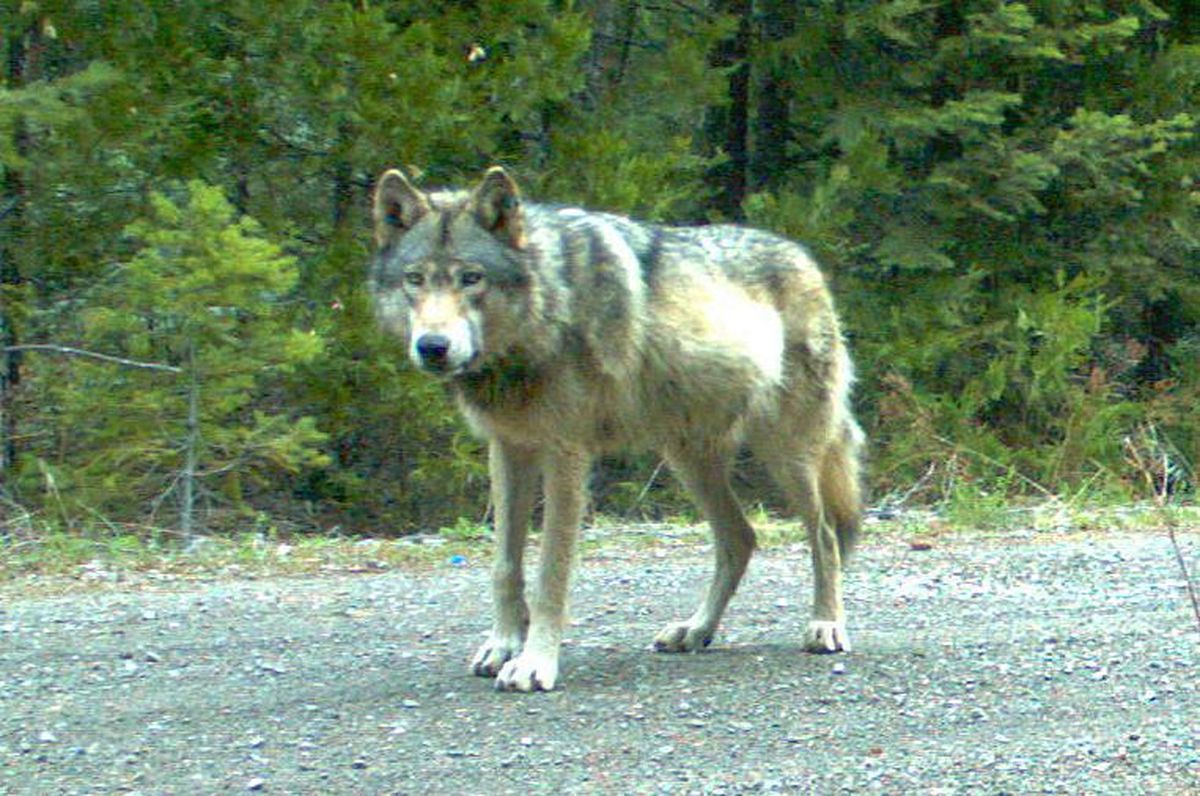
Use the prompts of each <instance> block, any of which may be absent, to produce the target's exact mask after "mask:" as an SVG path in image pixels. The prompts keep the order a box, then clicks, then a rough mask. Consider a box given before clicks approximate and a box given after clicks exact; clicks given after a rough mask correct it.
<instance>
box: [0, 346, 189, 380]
mask: <svg viewBox="0 0 1200 796" xmlns="http://www.w3.org/2000/svg"><path fill="white" fill-rule="evenodd" d="M4 351H5V352H6V353H11V352H14V351H43V352H47V353H51V354H65V355H67V356H73V357H86V358H89V359H98V360H100V361H101V362H111V363H113V364H116V365H123V366H124V367H127V368H141V369H143V370H164V371H167V372H168V373H182V372H183V371H182V369H180V368H177V367H175V366H174V365H162V364H159V363H158V362H139V361H138V360H136V359H126V358H125V357H114V356H112V355H110V354H101V353H98V352H96V351H86V350H84V349H82V348H72V347H71V346H65V345H52V344H50V343H27V344H25V345H10V346H5V347H4Z"/></svg>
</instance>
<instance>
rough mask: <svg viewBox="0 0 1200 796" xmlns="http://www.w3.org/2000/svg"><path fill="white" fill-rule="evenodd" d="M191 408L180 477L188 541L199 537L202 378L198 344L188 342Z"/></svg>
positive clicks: (182, 522)
mask: <svg viewBox="0 0 1200 796" xmlns="http://www.w3.org/2000/svg"><path fill="white" fill-rule="evenodd" d="M187 370H188V387H187V390H188V396H187V398H188V408H187V428H186V431H185V438H184V462H183V473H182V475H181V476H180V496H179V530H180V531H181V532H182V533H183V538H184V542H185V544H190V543H191V542H192V541H193V538H194V536H195V527H196V525H195V510H196V469H197V467H198V463H199V459H200V377H199V374H198V373H197V372H196V370H197V366H196V343H195V341H194V340H193V341H192V342H191V343H190V344H189V345H188V358H187Z"/></svg>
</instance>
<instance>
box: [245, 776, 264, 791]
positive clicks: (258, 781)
mask: <svg viewBox="0 0 1200 796" xmlns="http://www.w3.org/2000/svg"><path fill="white" fill-rule="evenodd" d="M266 786H267V781H266V780H265V779H263V778H262V777H255V778H254V779H252V780H249V781H248V782H247V783H246V790H262V789H263V788H265V787H266Z"/></svg>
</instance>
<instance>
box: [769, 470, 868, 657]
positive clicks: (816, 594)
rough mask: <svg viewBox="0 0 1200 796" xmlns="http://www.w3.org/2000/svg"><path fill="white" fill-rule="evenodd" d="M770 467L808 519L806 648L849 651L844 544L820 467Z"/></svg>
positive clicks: (822, 650)
mask: <svg viewBox="0 0 1200 796" xmlns="http://www.w3.org/2000/svg"><path fill="white" fill-rule="evenodd" d="M768 467H769V469H770V470H771V473H772V475H773V476H774V477H775V480H776V481H777V482H778V483H779V486H780V487H781V488H782V489H783V491H784V492H786V493H787V495H788V497H789V499H790V500H791V501H792V503H793V505H794V507H795V509H796V510H797V512H798V513H799V514H800V516H801V517H802V519H803V520H804V525H805V527H806V529H807V530H808V543H809V546H810V547H811V548H812V568H813V615H812V619H811V620H810V621H809V623H808V629H807V630H806V631H805V633H804V647H805V649H807V650H808V651H809V652H849V651H850V637H849V635H848V634H847V632H846V610H845V608H844V606H843V598H842V543H841V542H839V539H838V533H837V529H836V527H835V526H834V524H833V521H834V518H833V517H830V516H829V512H828V511H826V508H825V505H824V501H823V500H822V489H821V484H820V476H819V474H818V470H817V467H816V465H815V464H813V463H812V462H811V461H809V460H808V458H806V457H800V458H797V459H795V460H791V461H781V460H779V459H776V460H775V461H770V460H768Z"/></svg>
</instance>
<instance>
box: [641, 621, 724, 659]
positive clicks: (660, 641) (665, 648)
mask: <svg viewBox="0 0 1200 796" xmlns="http://www.w3.org/2000/svg"><path fill="white" fill-rule="evenodd" d="M712 640H713V628H711V627H705V626H702V625H693V624H692V623H691V622H673V623H671V624H669V625H667V626H666V627H664V628H663V629H662V630H660V631H658V635H657V636H655V637H654V649H655V650H656V651H658V652H697V651H698V650H702V649H704V648H705V647H707V646H708V645H709V644H711V643H712Z"/></svg>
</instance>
